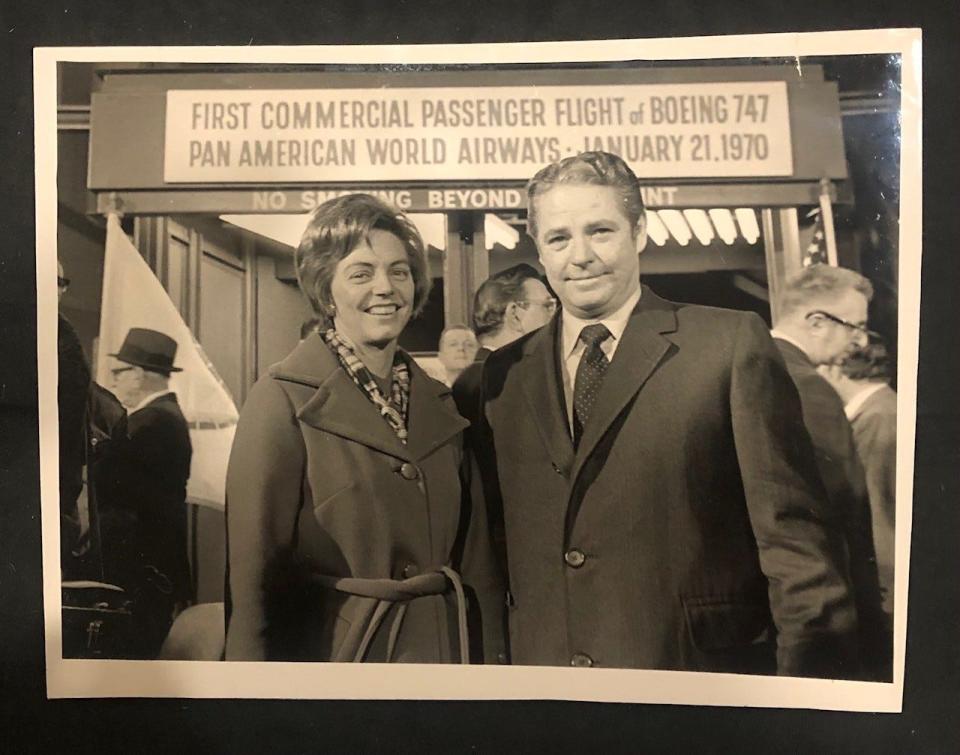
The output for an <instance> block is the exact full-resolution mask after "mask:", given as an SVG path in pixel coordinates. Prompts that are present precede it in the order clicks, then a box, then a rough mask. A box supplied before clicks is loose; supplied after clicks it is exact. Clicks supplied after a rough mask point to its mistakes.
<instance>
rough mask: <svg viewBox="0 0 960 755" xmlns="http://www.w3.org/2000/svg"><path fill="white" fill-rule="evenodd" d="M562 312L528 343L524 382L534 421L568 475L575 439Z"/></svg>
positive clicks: (553, 457) (556, 462) (522, 362)
mask: <svg viewBox="0 0 960 755" xmlns="http://www.w3.org/2000/svg"><path fill="white" fill-rule="evenodd" d="M559 337H560V316H559V314H557V315H555V316H554V318H553V319H552V320H551V321H550V323H549V324H548V325H547V326H546V327H544V328H541V329H540V330H539V331H538V332H537V333H536V334H535V335H533V336H532V337H531V338H530V340H528V341H527V343H526V344H525V345H524V351H525V354H524V358H523V359H522V360H520V369H521V371H522V374H521V382H522V384H523V392H524V394H525V395H526V397H527V402H528V403H529V405H530V408H531V410H532V412H533V415H532V416H533V419H534V421H533V424H534V425H535V426H536V428H537V430H538V431H539V432H540V437H541V440H543V445H544V446H545V447H546V449H547V453H548V454H549V456H550V460H551V461H552V462H553V464H554V466H555V467H556V469H558V470H560V471H561V472H563V474H564V475H568V474H569V472H570V468H571V466H572V465H573V441H572V440H571V439H570V430H569V427H568V425H567V416H566V414H567V412H566V401H565V399H564V395H563V384H562V383H561V382H560V377H559V372H558V370H559V362H558V356H557V354H558V351H559V345H558V344H559Z"/></svg>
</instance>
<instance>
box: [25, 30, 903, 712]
mask: <svg viewBox="0 0 960 755" xmlns="http://www.w3.org/2000/svg"><path fill="white" fill-rule="evenodd" d="M919 54H920V36H919V32H917V31H913V30H890V31H869V32H833V33H827V34H796V35H763V36H756V37H715V38H700V39H690V40H677V39H674V40H634V41H616V42H613V41H611V42H592V43H543V44H540V45H532V46H525V45H514V44H500V45H478V46H471V45H447V46H422V47H420V48H419V49H414V48H394V49H393V50H391V48H384V47H361V46H356V47H353V48H349V49H348V48H295V47H291V48H263V49H260V50H258V49H257V48H256V47H251V48H246V49H243V50H238V49H236V48H85V49H82V50H81V49H66V48H64V49H56V48H48V49H42V50H37V52H36V68H35V71H36V124H37V125H36V128H37V132H36V134H37V208H38V213H37V216H38V228H37V234H38V247H37V256H38V259H37V271H38V284H37V285H38V313H37V317H38V352H39V354H38V359H39V371H38V372H39V375H40V396H41V427H40V431H41V472H42V499H43V517H44V542H43V549H44V584H45V606H46V619H45V620H46V626H47V682H48V692H49V695H50V696H51V697H101V696H163V697H170V696H184V697H323V698H339V697H343V698H398V697H413V698H448V699H471V698H476V699H500V698H502V699H513V698H521V699H538V698H539V699H570V700H605V701H632V702H674V703H691V704H710V705H759V706H781V707H811V708H829V709H839V710H877V711H881V710H886V711H896V710H899V706H900V704H901V698H902V688H903V664H904V650H905V637H906V629H907V625H906V608H907V597H908V596H907V594H906V588H907V574H906V569H907V564H908V558H909V540H910V531H909V529H910V515H911V490H912V477H913V474H912V470H913V447H914V425H915V415H916V381H917V356H916V354H917V339H918V332H919V294H920V287H919V271H920V251H921V250H920V225H919V215H920V212H919V207H920V204H919V202H920V178H919V176H920V159H919V158H920V137H919V127H920V90H919ZM54 270H56V289H54V286H53V272H54ZM668 672H669V673H668ZM279 677H282V679H280V678H279Z"/></svg>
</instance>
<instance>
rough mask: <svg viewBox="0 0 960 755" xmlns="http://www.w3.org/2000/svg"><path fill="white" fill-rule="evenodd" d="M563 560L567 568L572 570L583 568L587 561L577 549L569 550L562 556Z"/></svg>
mask: <svg viewBox="0 0 960 755" xmlns="http://www.w3.org/2000/svg"><path fill="white" fill-rule="evenodd" d="M563 560H564V561H566V562H567V566H569V567H571V568H573V569H579V568H580V567H581V566H583V562H584V561H586V560H587V557H586V556H585V555H583V551H582V550H580V549H579V548H571V549H570V550H568V551H567V552H566V553H564V554H563Z"/></svg>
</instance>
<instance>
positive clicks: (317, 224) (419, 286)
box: [294, 194, 430, 323]
mask: <svg viewBox="0 0 960 755" xmlns="http://www.w3.org/2000/svg"><path fill="white" fill-rule="evenodd" d="M374 230H379V231H386V232H387V233H391V234H393V235H394V236H396V237H397V238H398V239H399V240H400V243H402V244H403V248H404V249H405V250H406V252H407V261H408V262H409V263H410V273H411V275H412V276H413V286H414V289H413V291H414V292H413V316H414V317H416V316H417V315H418V314H420V312H421V311H422V310H423V307H424V306H425V305H426V303H427V296H428V294H429V293H430V272H429V268H428V264H427V253H426V250H425V249H424V246H423V239H421V238H420V233H419V232H418V231H417V229H416V227H415V226H414V225H413V223H411V222H410V220H409V218H407V216H406V215H404V214H403V213H402V212H400V211H399V210H396V209H395V208H393V207H391V206H390V205H388V204H387V203H386V202H383V201H381V200H379V199H377V198H376V197H373V196H370V195H369V194H347V195H345V196H342V197H337V198H336V199H331V200H330V201H328V202H324V203H323V204H322V205H320V206H319V207H317V208H316V209H315V210H314V211H313V212H312V213H311V215H310V221H309V222H308V223H307V228H306V230H304V232H303V236H302V237H301V239H300V246H298V247H297V251H296V253H295V255H294V261H295V263H296V267H297V281H298V282H299V283H300V290H301V291H303V293H304V295H305V296H306V297H307V299H308V300H309V302H310V306H312V307H313V310H314V312H316V313H317V314H318V315H319V316H320V317H322V318H323V319H324V321H325V322H327V323H329V321H330V318H331V315H332V313H333V297H332V295H331V293H330V284H331V282H332V281H333V274H334V272H335V271H336V269H337V263H338V262H340V260H342V259H343V258H344V257H346V256H347V255H348V254H350V252H352V251H353V250H354V249H356V248H357V247H358V246H359V245H360V244H362V243H363V242H364V241H367V240H368V237H369V236H370V232H371V231H374Z"/></svg>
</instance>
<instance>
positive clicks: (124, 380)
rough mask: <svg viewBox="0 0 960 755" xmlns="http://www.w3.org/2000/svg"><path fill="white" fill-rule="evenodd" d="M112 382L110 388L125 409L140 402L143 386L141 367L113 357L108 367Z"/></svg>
mask: <svg viewBox="0 0 960 755" xmlns="http://www.w3.org/2000/svg"><path fill="white" fill-rule="evenodd" d="M110 375H111V377H112V379H113V384H112V385H111V386H110V390H111V391H113V394H114V395H115V396H116V397H117V398H118V399H119V400H120V403H121V404H123V405H124V406H125V407H127V409H132V408H133V407H135V406H137V404H139V403H140V399H141V396H142V390H141V388H142V386H143V368H142V367H136V366H135V365H132V364H127V363H126V362H121V361H120V360H119V359H115V360H114V362H113V367H112V368H111V369H110Z"/></svg>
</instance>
